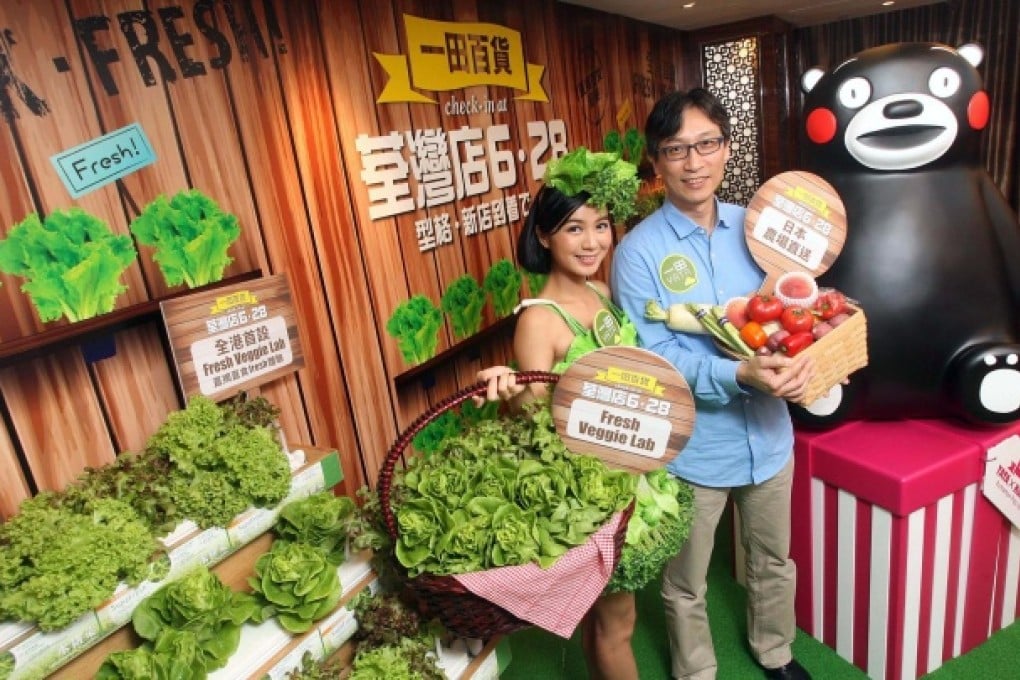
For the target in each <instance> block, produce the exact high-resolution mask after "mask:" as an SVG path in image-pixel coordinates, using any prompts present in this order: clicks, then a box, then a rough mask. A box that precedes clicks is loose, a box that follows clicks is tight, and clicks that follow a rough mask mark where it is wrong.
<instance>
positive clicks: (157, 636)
mask: <svg viewBox="0 0 1020 680" xmlns="http://www.w3.org/2000/svg"><path fill="white" fill-rule="evenodd" d="M257 610H258V605H257V603H256V601H255V598H254V597H252V596H251V595H250V594H248V593H241V592H237V591H234V590H231V589H230V588H229V587H228V586H226V585H225V584H224V583H223V582H222V581H220V579H219V577H218V576H216V574H214V573H212V572H211V571H209V570H208V569H207V568H205V567H201V568H198V569H195V570H194V571H191V572H189V573H188V574H187V575H185V576H184V577H182V578H180V579H178V580H177V581H173V582H172V583H169V584H167V585H165V586H163V587H162V588H160V589H159V590H157V591H156V592H155V593H153V594H152V595H150V596H149V597H147V598H145V599H144V600H143V601H142V602H141V604H139V605H138V606H137V607H135V610H134V612H133V613H132V615H131V623H132V625H133V626H134V629H135V632H136V633H138V635H139V636H140V637H141V638H143V639H144V640H148V641H149V642H151V643H153V645H154V651H155V652H157V653H158V652H159V651H160V650H165V649H167V648H172V649H176V650H177V653H181V654H183V653H184V651H183V650H185V649H194V650H196V651H197V653H194V652H193V653H191V655H192V656H194V657H195V658H196V662H197V665H199V666H200V667H201V668H204V669H205V670H206V671H211V670H215V669H217V668H222V667H223V666H225V665H226V664H227V661H228V660H229V659H230V656H231V655H232V654H233V653H234V652H235V651H237V647H238V645H239V644H240V641H241V626H242V625H243V624H244V623H245V622H246V621H248V620H250V619H252V618H253V617H254V616H255V614H256V612H257ZM170 631H188V632H189V633H191V634H192V635H193V636H194V639H193V640H191V639H190V638H189V637H181V636H174V637H171V638H169V639H167V638H166V637H165V636H166V635H167V634H168V632H170Z"/></svg>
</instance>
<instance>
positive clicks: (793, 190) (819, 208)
mask: <svg viewBox="0 0 1020 680" xmlns="http://www.w3.org/2000/svg"><path fill="white" fill-rule="evenodd" d="M786 195H787V196H789V197H790V198H791V199H792V200H794V201H796V202H797V203H800V204H801V205H806V206H807V207H809V208H811V209H813V210H814V211H815V212H816V213H818V214H819V215H821V216H822V217H824V218H826V219H828V218H829V206H828V204H827V203H826V202H825V199H824V198H822V197H821V196H818V195H816V194H813V193H811V192H810V191H808V190H807V189H805V188H804V187H802V186H792V187H789V188H788V189H787V190H786Z"/></svg>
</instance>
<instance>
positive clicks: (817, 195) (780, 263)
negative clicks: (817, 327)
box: [744, 170, 846, 292]
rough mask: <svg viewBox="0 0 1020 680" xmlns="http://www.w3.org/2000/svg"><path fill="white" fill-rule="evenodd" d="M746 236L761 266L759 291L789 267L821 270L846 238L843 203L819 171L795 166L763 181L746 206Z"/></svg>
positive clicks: (815, 273)
mask: <svg viewBox="0 0 1020 680" xmlns="http://www.w3.org/2000/svg"><path fill="white" fill-rule="evenodd" d="M744 236H745V238H746V239H747V247H748V248H749V249H750V251H751V256H752V257H754V260H755V262H757V263H758V265H759V266H760V267H761V268H762V269H763V270H765V274H766V281H765V284H764V285H763V286H762V290H767V291H770V292H771V290H772V288H773V286H774V284H775V282H776V280H778V279H779V277H780V276H782V275H783V274H785V273H786V272H790V271H806V272H808V273H809V274H811V275H812V276H814V277H817V276H820V275H821V274H823V273H825V272H826V271H827V270H828V269H829V267H831V266H832V263H833V262H834V261H835V260H836V257H837V256H838V255H839V253H840V252H841V251H842V250H843V244H844V243H845V242H846V208H845V207H844V205H843V201H842V200H841V199H840V197H839V194H837V193H836V190H835V189H834V188H833V187H832V185H831V184H829V183H828V182H826V181H825V180H824V179H822V178H821V177H819V176H818V175H815V174H812V173H809V172H803V171H799V170H794V171H790V172H783V173H780V174H778V175H776V176H775V177H773V178H772V179H770V180H768V181H767V182H765V184H763V185H762V186H761V187H760V188H759V189H758V191H757V192H755V194H754V196H753V197H752V198H751V202H750V203H749V204H748V206H747V215H746V216H745V218H744Z"/></svg>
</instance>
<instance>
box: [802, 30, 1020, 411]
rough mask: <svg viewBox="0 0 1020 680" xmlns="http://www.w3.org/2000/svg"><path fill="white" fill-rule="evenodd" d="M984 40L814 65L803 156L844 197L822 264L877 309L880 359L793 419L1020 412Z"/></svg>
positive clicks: (1019, 350) (1017, 328) (1012, 296)
mask: <svg viewBox="0 0 1020 680" xmlns="http://www.w3.org/2000/svg"><path fill="white" fill-rule="evenodd" d="M982 57H983V50H982V48H981V47H980V46H978V45H975V44H968V45H964V46H962V47H960V48H958V49H953V48H951V47H948V46H946V45H940V44H934V43H896V44H890V45H883V46H880V47H874V48H870V49H867V50H864V51H862V52H859V53H858V54H856V55H854V56H852V57H851V58H849V59H848V60H846V61H845V62H843V63H842V64H840V65H839V66H838V67H836V68H835V69H832V71H831V72H828V73H826V72H823V71H821V70H819V69H811V70H809V71H808V72H807V73H805V74H804V76H803V77H802V79H801V85H802V86H803V89H804V90H805V91H806V95H805V100H804V109H803V111H804V117H803V126H804V127H803V132H804V133H805V138H806V139H805V141H804V143H803V145H802V148H803V149H804V160H805V165H806V167H807V168H808V169H809V170H811V171H812V172H814V173H816V174H817V175H819V176H821V177H822V178H824V179H826V180H827V181H828V182H830V183H831V184H832V185H833V187H834V188H835V189H836V191H837V192H838V193H839V195H840V197H841V198H842V200H843V203H844V204H845V206H846V214H847V240H846V244H845V245H844V248H843V251H842V252H841V253H840V255H839V257H838V258H837V259H836V261H835V262H834V263H833V265H832V267H831V268H830V269H829V270H828V271H827V272H826V273H825V274H823V275H822V276H820V277H819V280H818V283H819V285H820V286H832V287H835V288H837V289H839V290H841V291H844V292H845V293H846V294H847V295H849V296H851V297H853V298H856V299H857V300H858V301H859V302H860V304H861V306H862V308H863V309H864V310H865V313H866V314H867V320H868V355H869V364H868V366H867V367H866V368H864V369H862V370H860V371H858V372H857V373H855V374H854V375H853V376H851V377H850V380H849V383H847V384H844V385H842V386H838V387H837V388H834V389H833V390H831V391H830V393H829V395H828V396H827V397H823V398H821V399H819V400H818V401H817V402H815V403H814V404H812V405H810V406H808V407H807V408H800V407H792V408H793V414H794V416H795V418H796V419H797V420H798V422H800V423H802V424H805V425H807V426H809V427H810V426H817V427H829V426H832V425H834V424H836V423H838V422H840V421H843V420H846V419H872V420H877V419H899V418H941V417H946V416H956V417H960V418H963V419H964V420H967V421H970V422H972V423H976V424H984V425H994V424H1001V423H1008V422H1011V421H1014V420H1017V419H1020V225H1018V223H1017V215H1016V212H1015V211H1014V210H1013V209H1012V208H1011V207H1010V205H1009V204H1008V202H1007V201H1006V200H1005V198H1004V197H1003V196H1002V193H1001V192H1000V191H999V189H998V188H997V187H996V186H995V184H994V183H993V182H992V180H991V178H990V176H989V175H988V172H987V171H986V170H985V168H984V167H983V165H982V163H981V160H980V158H979V146H978V144H979V136H980V134H981V132H982V130H983V129H984V128H985V127H986V126H987V124H988V122H989V116H990V103H989V98H988V95H987V93H986V92H985V91H984V89H983V85H982V80H981V76H980V75H979V74H978V71H977V70H976V67H977V66H978V65H979V64H980V62H981V59H982Z"/></svg>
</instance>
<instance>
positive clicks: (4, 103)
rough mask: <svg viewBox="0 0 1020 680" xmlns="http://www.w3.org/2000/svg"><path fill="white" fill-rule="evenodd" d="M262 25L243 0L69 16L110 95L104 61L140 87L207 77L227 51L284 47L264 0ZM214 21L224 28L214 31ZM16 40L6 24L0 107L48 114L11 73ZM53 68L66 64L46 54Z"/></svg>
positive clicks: (8, 112) (229, 56)
mask: <svg viewBox="0 0 1020 680" xmlns="http://www.w3.org/2000/svg"><path fill="white" fill-rule="evenodd" d="M264 11H265V17H266V25H265V26H260V25H259V21H258V18H257V17H256V15H255V12H254V9H253V8H252V5H251V3H250V2H234V1H233V0H199V2H197V3H195V6H194V9H193V10H192V12H191V14H190V15H188V14H186V13H185V12H184V10H183V9H182V8H181V7H179V6H169V7H161V8H159V9H157V10H155V11H152V10H144V9H140V10H132V11H128V12H120V13H118V14H116V15H114V16H113V17H112V18H111V17H108V16H105V15H94V16H87V17H81V18H77V19H73V20H72V21H71V26H72V28H73V30H74V34H75V36H76V38H77V40H78V42H79V44H80V45H81V47H82V54H83V55H84V56H85V58H86V59H88V60H89V62H90V64H91V66H92V68H93V69H94V71H95V73H96V75H97V77H98V80H99V83H100V85H101V86H102V88H103V91H104V92H105V93H106V94H107V95H110V96H116V95H117V94H119V93H120V89H119V88H118V85H117V82H116V80H115V79H114V76H113V71H112V70H111V68H110V67H111V65H112V64H116V63H119V62H121V61H126V60H130V61H131V62H133V63H134V64H135V68H136V70H137V73H138V77H139V78H140V79H141V81H142V82H143V83H144V84H145V85H146V86H147V87H152V86H154V85H157V84H159V83H160V82H161V81H162V82H167V83H173V82H176V80H177V78H178V77H183V78H194V77H198V76H205V75H209V73H210V71H218V70H222V69H224V68H226V67H227V66H229V65H230V63H231V61H232V60H233V58H234V55H235V53H236V54H237V56H238V57H239V58H240V59H241V61H248V60H249V59H251V58H252V56H253V55H258V56H259V57H260V58H263V59H267V58H269V57H270V56H271V55H272V50H275V51H276V52H278V53H280V54H285V53H286V52H287V46H286V44H285V43H284V42H283V32H282V31H281V29H280V24H279V21H278V20H277V17H276V14H275V12H274V10H273V3H271V2H266V3H264ZM220 26H224V29H222V30H221V28H220ZM114 32H118V33H119V34H120V36H121V37H123V39H124V42H125V43H126V45H127V54H123V53H122V51H121V50H118V49H117V48H116V47H114V46H112V45H114V44H115V42H116V37H115V36H113V35H111V34H112V33H114ZM197 40H205V41H206V42H208V43H210V44H211V45H212V46H213V48H214V55H213V56H212V57H211V58H210V59H209V60H208V63H206V62H203V61H200V60H199V59H197V58H196V56H195V47H196V44H197ZM15 46H17V47H18V49H25V50H30V49H31V46H30V45H18V43H17V40H16V36H15V35H14V33H13V31H11V30H10V29H3V30H2V31H0V111H2V112H3V114H4V115H5V116H6V118H7V119H8V120H12V119H13V118H16V117H17V112H16V110H15V107H14V98H13V97H16V98H17V99H18V100H20V101H22V102H23V104H24V105H25V106H26V107H27V108H28V110H29V111H30V112H31V113H33V114H34V115H37V116H42V115H45V114H46V113H48V112H49V108H48V105H47V104H46V101H45V99H43V98H42V97H41V96H40V94H38V92H37V88H34V87H33V86H32V83H30V82H26V81H25V80H24V79H23V78H22V77H20V76H19V75H18V73H17V66H16V65H17V53H16V50H15ZM51 59H52V62H53V67H54V68H55V69H56V71H57V72H58V73H67V72H69V71H70V70H71V65H70V61H69V60H68V58H67V57H66V56H65V55H60V54H57V55H52V57H51Z"/></svg>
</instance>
